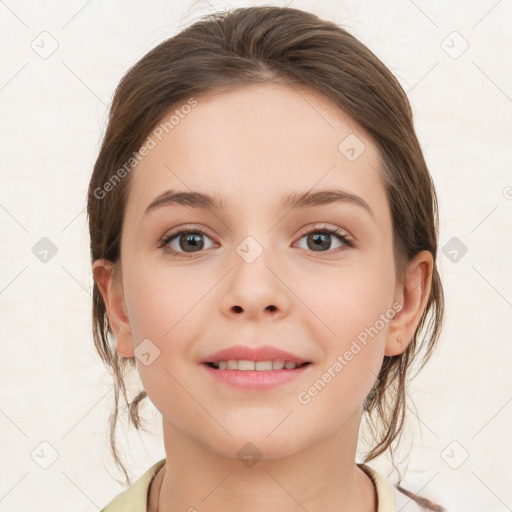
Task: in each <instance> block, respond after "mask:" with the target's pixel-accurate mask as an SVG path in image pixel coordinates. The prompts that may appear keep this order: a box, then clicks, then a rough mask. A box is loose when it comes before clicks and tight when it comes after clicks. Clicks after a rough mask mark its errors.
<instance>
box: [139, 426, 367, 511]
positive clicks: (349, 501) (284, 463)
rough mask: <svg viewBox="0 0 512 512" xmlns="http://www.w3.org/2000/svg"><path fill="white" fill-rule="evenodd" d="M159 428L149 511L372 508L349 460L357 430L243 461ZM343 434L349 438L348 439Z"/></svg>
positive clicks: (362, 477) (362, 479) (362, 478)
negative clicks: (160, 451) (159, 455)
mask: <svg viewBox="0 0 512 512" xmlns="http://www.w3.org/2000/svg"><path fill="white" fill-rule="evenodd" d="M355 425H356V426H358V422H355ZM163 428H164V442H165V451H166V464H165V466H164V467H163V468H162V470H161V471H160V472H159V474H158V475H157V477H156V478H155V485H153V486H152V489H151V495H150V508H149V510H150V511H156V510H157V509H158V512H177V511H184V510H186V511H190V512H194V511H201V512H203V511H204V512H206V511H209V512H217V511H222V512H230V511H235V510H236V511H238V510H240V508H241V507H243V510H244V511H246V512H256V511H257V512H260V511H261V510H266V511H269V512H270V511H277V510H279V511H280V512H299V511H300V512H303V511H304V510H307V511H308V512H316V511H322V512H325V511H336V512H349V511H350V512H375V511H376V510H377V496H376V492H375V488H374V486H373V483H372V482H371V480H370V479H369V477H368V476H367V475H366V474H365V473H364V472H363V471H362V470H361V469H359V468H358V467H357V465H356V463H355V450H356V444H357V430H356V431H355V436H354V435H347V434H348V432H346V431H343V432H342V431H339V432H336V433H335V434H334V435H332V436H330V437H328V438H325V439H323V440H321V441H320V442H318V443H317V444H316V445H314V446H310V447H308V448H307V449H305V450H302V451H298V452H295V453H294V454H292V455H289V456H287V457H280V458H276V459H266V458H265V456H263V458H262V459H260V460H259V461H258V462H257V463H256V464H254V465H253V466H252V467H246V466H245V465H244V464H242V463H241V462H240V461H239V460H238V459H237V458H232V457H227V456H224V455H221V454H218V453H216V452H214V451H213V450H209V449H207V448H206V447H205V446H204V445H202V444H200V443H198V442H197V441H195V440H194V439H191V438H190V437H187V436H184V435H183V433H182V432H181V431H179V430H178V429H176V427H174V426H173V425H171V424H169V423H166V422H165V420H164V422H163ZM352 434H353V433H352ZM347 439H355V442H354V443H349V444H348V443H347ZM155 503H158V507H156V506H153V505H154V504H155Z"/></svg>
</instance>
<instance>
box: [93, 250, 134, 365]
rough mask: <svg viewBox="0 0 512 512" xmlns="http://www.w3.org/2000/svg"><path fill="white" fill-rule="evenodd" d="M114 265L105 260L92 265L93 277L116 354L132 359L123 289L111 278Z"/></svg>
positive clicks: (132, 351) (132, 352)
mask: <svg viewBox="0 0 512 512" xmlns="http://www.w3.org/2000/svg"><path fill="white" fill-rule="evenodd" d="M113 270H114V264H113V263H112V262H110V261H108V260H105V259H98V260H96V261H94V263H93V276H94V280H95V282H96V284H97V285H98V288H99V290H100V293H101V296H102V297H103V302H104V303H105V308H106V310H107V314H108V320H109V323H110V326H111V328H112V332H113V334H114V338H115V341H116V352H117V353H118V354H119V355H121V356H124V357H134V347H133V337H132V332H131V326H130V322H129V319H128V316H127V313H126V306H125V301H124V292H123V287H122V285H121V284H120V283H119V282H116V281H115V279H114V277H113Z"/></svg>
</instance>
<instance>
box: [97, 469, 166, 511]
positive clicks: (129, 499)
mask: <svg viewBox="0 0 512 512" xmlns="http://www.w3.org/2000/svg"><path fill="white" fill-rule="evenodd" d="M164 464H165V459H161V460H159V461H158V462H156V463H155V464H153V466H151V467H150V468H149V469H148V470H147V471H146V472H145V473H144V474H143V475H142V476H141V477H139V478H138V479H137V480H136V481H135V482H134V483H133V484H132V485H131V486H130V487H128V489H125V490H124V491H123V492H122V493H121V494H119V495H117V496H116V497H115V498H114V499H113V500H112V501H111V502H110V503H109V504H108V505H107V506H106V507H104V508H102V509H101V512H147V498H148V489H149V485H150V484H151V481H152V480H153V477H154V476H155V475H156V473H157V472H158V470H159V469H160V468H161V467H162V466H163V465H164Z"/></svg>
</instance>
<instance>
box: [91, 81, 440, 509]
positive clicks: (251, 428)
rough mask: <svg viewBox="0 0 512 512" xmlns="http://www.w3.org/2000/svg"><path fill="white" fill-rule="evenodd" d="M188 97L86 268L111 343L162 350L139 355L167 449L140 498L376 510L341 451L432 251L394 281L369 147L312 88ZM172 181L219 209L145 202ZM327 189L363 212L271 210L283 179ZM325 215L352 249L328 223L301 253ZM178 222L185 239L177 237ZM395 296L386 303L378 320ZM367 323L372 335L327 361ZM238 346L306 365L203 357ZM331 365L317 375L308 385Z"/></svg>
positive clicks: (427, 281)
mask: <svg viewBox="0 0 512 512" xmlns="http://www.w3.org/2000/svg"><path fill="white" fill-rule="evenodd" d="M197 101H198V104H197V106H196V107H195V108H194V109H193V110H192V111H191V112H190V114H188V115H187V116H186V117H185V118H184V119H181V120H180V122H179V124H178V125H177V126H175V127H174V128H173V129H172V131H169V133H168V134H167V135H166V136H165V137H164V138H163V139H162V141H159V142H158V144H157V145H156V147H155V148H154V149H152V150H151V151H150V152H149V154H148V155H147V156H146V157H145V158H144V160H143V161H142V162H141V163H139V164H138V165H137V167H136V168H135V169H134V170H133V171H132V175H131V177H130V179H131V183H130V189H129V195H128V200H127V205H126V211H125V217H124V223H123V231H122V243H121V274H120V275H121V278H120V280H119V281H114V280H113V278H112V272H111V270H112V265H111V264H110V262H107V261H105V260H98V261H96V262H95V263H94V266H93V272H94V277H95V280H96V282H97V283H98V286H99V287H100V290H101V293H102V295H103V297H104V299H105V303H106V304H107V310H108V314H109V319H110V322H111V325H112V328H113V331H114V337H115V340H116V350H117V352H118V353H119V354H121V355H123V356H125V357H135V355H136V349H137V347H138V345H139V344H140V343H142V342H143V340H150V342H149V343H150V345H148V346H149V347H150V348H151V350H152V351H153V352H152V353H156V352H155V350H158V351H159V353H158V356H157V357H156V358H154V360H152V361H151V363H150V364H148V365H146V364H143V363H142V362H141V360H140V359H139V358H138V357H136V361H137V369H138V372H139V375H140V377H141V380H142V383H143V385H144V388H145V389H146V391H147V393H148V395H149V397H150V399H151V401H152V402H153V403H154V405H155V406H156V407H157V409H158V410H159V411H160V412H161V414H162V422H163V433H164V445H165V452H166V464H165V466H164V468H162V470H161V471H160V472H159V473H158V475H157V476H156V477H155V479H154V481H153V485H152V486H151V489H150V495H149V503H148V507H149V508H148V510H150V511H151V512H156V511H157V510H158V512H176V511H184V510H185V511H186V510H190V511H193V510H198V511H199V512H203V511H205V512H206V511H208V512H214V511H223V512H229V511H231V510H240V508H241V507H242V508H243V510H245V511H247V512H253V511H254V512H256V511H258V512H259V511H261V510H265V511H268V512H274V511H276V512H277V511H279V512H283V511H284V512H292V511H293V512H295V511H297V512H298V511H301V512H302V511H303V510H304V509H306V510H308V512H318V511H322V512H325V511H333V512H334V511H336V512H349V511H350V512H375V511H376V510H377V508H376V494H375V489H374V487H373V484H372V482H371V480H370V479H369V478H368V476H367V475H366V474H365V473H364V472H363V471H362V470H361V469H360V468H358V467H357V465H356V463H355V458H356V448H357V440H358V432H359V426H360V420H361V414H362V404H363V400H364V398H365V396H366V395H367V394H368V392H369V391H370V389H371V388H372V385H373V383H374V381H375V378H376V376H377V374H378V372H379V369H380V366H381V364H382V359H383V357H384V355H388V356H392V355H397V354H400V353H402V352H403V351H404V350H405V349H406V348H407V345H408V343H409V342H410V340H411V339H412V337H413V335H414V332H415V329H416V327H417V325H418V323H419V321H420V318H421V315H422V313H423V310H424V308H425V305H426V302H427V299H428V296H429V293H430V287H431V274H432V266H433V260H432V255H431V254H430V253H429V252H427V251H423V252H421V253H419V254H418V255H417V256H416V257H415V258H414V260H412V261H411V262H410V265H409V273H408V278H407V282H406V283H405V286H400V285H399V284H398V283H397V279H396V272H395V267H394V260H393V248H392V223H391V213H390V209H389V204H388V202H387V198H386V194H385V189H384V186H383V184H382V183H381V181H380V178H379V175H378V172H377V169H378V151H377V148H376V146H375V144H374V143H373V141H372V139H371V137H370V136H369V135H368V134H367V133H365V132H364V131H363V130H362V129H361V128H360V127H359V126H358V125H356V124H355V123H354V122H353V121H352V120H351V119H350V118H348V117H347V116H346V115H344V114H343V113H342V112H340V111H339V110H337V109H336V108H335V106H333V105H332V104H330V103H329V102H328V101H327V100H325V99H324V98H323V97H321V96H319V95H318V94H316V93H315V92H313V91H308V90H305V89H301V90H298V89H293V88H291V87H288V86H281V85H271V84H265V85H261V84H258V85H250V86H243V87H239V88H236V89H232V90H229V91H226V92H223V93H220V94H217V95H210V96H201V97H198V98H197ZM350 134H355V135H356V136H357V138H358V139H359V140H360V141H361V142H362V143H363V144H364V146H365V149H364V151H363V152H362V153H361V154H360V156H359V157H358V158H356V159H355V160H354V161H351V160H350V159H348V158H347V156H346V154H344V153H343V151H340V149H339V145H340V143H341V142H342V141H343V140H344V139H345V138H346V137H347V136H348V135H350ZM169 189H174V190H179V191H184V192H191V191H198V192H202V193H205V194H212V195H215V196H218V197H221V198H222V208H219V209H213V208H204V209H199V208H193V207H191V206H184V205H177V204H167V205H165V206H159V207H156V208H152V209H150V211H149V212H148V213H146V214H144V212H145V209H146V208H147V206H148V205H149V204H150V203H151V202H152V201H153V200H154V199H155V198H156V197H157V196H159V195H161V194H163V192H165V191H166V190H169ZM334 189H336V190H343V191H346V192H349V193H350V194H353V195H356V196H358V197H359V198H361V199H362V200H363V201H364V202H365V203H366V204H367V205H368V206H369V208H370V210H371V213H370V212H369V211H367V209H366V208H364V207H362V206H360V205H357V204H355V203H353V202H349V201H337V202H333V203H329V204H322V205H316V206H307V207H304V208H297V209H293V210H291V209H290V208H289V207H283V206H282V205H281V201H282V199H283V197H286V196H288V195H289V194H291V193H292V192H297V193H302V192H308V191H309V192H310V193H315V192H318V191H320V190H334ZM326 226H327V227H329V228H338V229H339V230H340V233H342V234H344V235H345V236H347V237H348V240H352V241H353V242H354V244H355V245H354V246H353V247H350V246H349V245H347V244H346V243H345V242H344V241H343V239H340V238H338V237H337V235H334V234H331V235H329V234H327V235H326V238H325V245H322V248H321V250H316V248H315V246H314V245H313V244H312V242H311V240H312V238H314V236H315V234H317V237H318V236H319V234H320V235H321V234H322V233H324V231H323V228H324V227H326ZM177 228H179V229H182V228H186V233H183V234H182V235H181V238H180V237H177V238H174V239H173V240H172V241H168V242H167V247H168V248H171V249H173V250H175V251H177V252H178V254H173V253H171V252H169V250H165V248H163V247H158V242H159V241H160V240H162V239H164V238H166V235H170V234H174V233H175V231H177ZM197 229H201V230H204V231H205V233H206V235H201V234H197ZM193 233H196V235H195V236H196V242H197V241H198V240H200V241H201V243H204V245H201V246H200V248H199V250H197V249H196V248H197V244H196V245H195V246H194V244H192V246H191V245H189V244H188V243H187V241H188V239H189V238H191V234H193ZM249 236H250V237H252V239H253V240H254V241H256V244H255V245H253V246H251V247H252V249H251V250H254V247H260V248H261V250H262V252H261V254H260V255H259V256H258V257H257V258H256V259H255V260H254V261H252V262H250V263H248V262H247V260H245V259H244V258H243V257H241V256H240V254H242V253H240V252H237V248H239V247H240V246H241V244H242V242H244V240H245V239H246V237H249ZM180 241H181V243H182V245H180ZM251 243H253V242H251ZM242 247H246V248H247V247H248V246H247V245H244V244H242ZM393 304H398V305H399V306H400V310H399V311H398V312H395V314H394V316H393V317H392V318H391V319H388V320H387V321H386V322H380V324H377V321H378V320H379V318H382V316H380V315H382V314H385V313H386V312H389V311H390V310H391V308H392V305H393ZM269 306H270V307H269ZM376 325H379V329H378V334H376V335H374V336H372V337H368V342H367V343H366V344H364V345H363V344H362V343H359V348H360V350H359V351H357V353H355V354H354V355H353V357H350V360H347V361H346V364H344V365H343V368H342V370H341V371H337V372H336V371H333V363H334V362H335V361H337V358H338V356H340V355H341V356H343V355H344V354H346V353H347V351H349V350H352V349H351V347H353V346H354V345H353V342H354V340H356V339H358V338H357V337H358V335H361V333H362V332H364V331H365V329H366V328H369V327H370V326H376ZM381 325H382V327H381ZM145 343H146V344H147V343H148V341H146V342H145ZM236 344H244V345H248V346H251V347H256V346H258V345H272V346H275V347H278V348H280V349H282V350H285V351H287V352H291V353H293V354H295V355H298V356H300V357H302V358H304V359H306V360H308V361H310V363H311V364H310V365H309V366H308V367H307V369H306V371H304V372H303V373H302V374H301V376H300V377H298V378H296V379H295V380H293V381H291V382H288V383H286V384H281V385H279V386H277V387H275V388H273V389H271V390H264V391H261V390H260V391H254V390H243V389H239V388H237V387H233V386H230V385H227V384H225V383H222V382H219V381H217V380H216V379H214V378H212V376H211V372H210V371H208V370H206V369H205V365H204V364H201V362H200V360H201V359H202V358H205V357H206V356H208V355H210V354H212V353H213V352H216V351H218V350H220V349H224V348H227V347H231V346H233V345H236ZM152 357H153V356H152ZM329 369H330V375H331V378H330V379H328V380H329V382H328V383H327V384H326V385H325V387H323V389H321V391H320V392H318V393H317V394H313V395H312V394H311V393H309V394H308V389H310V388H311V386H313V384H314V383H315V382H317V381H318V380H319V379H322V376H323V375H324V374H325V372H327V371H329ZM325 380H327V379H324V381H323V382H325ZM301 393H302V395H300V394H301ZM304 393H305V394H304ZM299 396H303V397H304V396H309V401H307V403H305V400H302V401H300V400H299V398H298V397H299ZM248 442H250V443H252V445H254V446H256V447H257V450H258V451H259V453H260V454H261V459H260V460H259V461H258V462H257V463H256V464H254V465H253V466H252V467H246V465H245V464H243V463H241V460H239V458H238V456H237V453H238V451H239V450H240V449H241V448H242V447H243V446H244V445H246V443H248Z"/></svg>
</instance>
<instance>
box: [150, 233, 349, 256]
mask: <svg viewBox="0 0 512 512" xmlns="http://www.w3.org/2000/svg"><path fill="white" fill-rule="evenodd" d="M186 233H198V234H201V235H205V236H207V237H208V238H211V237H210V236H209V235H208V233H206V231H204V230H202V229H201V228H196V227H194V226H190V227H189V226H185V227H184V228H182V229H180V230H179V231H175V232H174V233H170V234H169V235H166V236H164V238H162V239H161V240H160V241H159V242H158V248H159V249H164V250H165V251H166V252H169V253H170V254H172V255H175V256H181V257H184V258H190V257H193V256H194V255H195V254H197V253H189V254H187V253H184V252H180V251H175V250H174V249H171V248H170V247H169V246H168V245H167V244H168V243H169V242H171V241H172V240H174V239H175V238H177V237H179V236H180V235H183V234H186ZM311 233H324V234H329V235H334V236H336V237H337V238H338V239H339V240H340V241H341V242H342V243H343V245H345V246H347V247H348V248H351V249H352V248H354V247H355V242H354V240H353V238H352V237H351V236H350V235H348V234H347V233H346V232H344V231H342V230H341V229H339V228H333V227H330V226H324V227H323V228H313V229H306V230H302V231H301V232H300V238H303V237H304V236H306V235H309V234H311ZM300 238H299V240H300ZM340 250H343V249H342V248H338V249H335V250H332V249H331V250H330V251H310V252H319V253H320V254H322V253H324V254H325V253H327V254H328V253H330V252H338V251H340ZM198 252H201V251H198Z"/></svg>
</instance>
